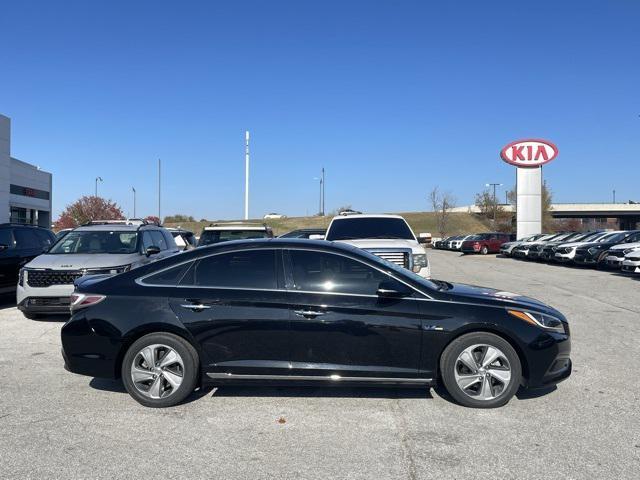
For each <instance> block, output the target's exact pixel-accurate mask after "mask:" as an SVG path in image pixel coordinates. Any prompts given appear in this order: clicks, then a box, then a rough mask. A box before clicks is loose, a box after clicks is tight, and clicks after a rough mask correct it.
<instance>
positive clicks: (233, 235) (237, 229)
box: [198, 222, 273, 247]
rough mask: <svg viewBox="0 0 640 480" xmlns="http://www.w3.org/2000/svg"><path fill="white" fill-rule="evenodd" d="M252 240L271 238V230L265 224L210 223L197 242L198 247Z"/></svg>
mask: <svg viewBox="0 0 640 480" xmlns="http://www.w3.org/2000/svg"><path fill="white" fill-rule="evenodd" d="M252 238H273V230H271V227H268V226H267V225H265V224H255V223H243V222H228V223H212V224H211V225H209V226H208V227H204V229H203V230H202V233H201V234H200V239H199V240H198V247H203V246H206V245H213V244H214V243H220V242H229V241H231V240H248V239H252Z"/></svg>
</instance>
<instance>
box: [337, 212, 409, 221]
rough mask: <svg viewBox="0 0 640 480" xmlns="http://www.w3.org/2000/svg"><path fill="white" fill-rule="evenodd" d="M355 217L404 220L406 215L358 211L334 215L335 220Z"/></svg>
mask: <svg viewBox="0 0 640 480" xmlns="http://www.w3.org/2000/svg"><path fill="white" fill-rule="evenodd" d="M353 218H400V219H402V220H404V217H403V216H402V215H392V214H389V213H379V214H376V213H358V214H356V215H347V216H344V215H336V216H335V217H333V220H350V219H353Z"/></svg>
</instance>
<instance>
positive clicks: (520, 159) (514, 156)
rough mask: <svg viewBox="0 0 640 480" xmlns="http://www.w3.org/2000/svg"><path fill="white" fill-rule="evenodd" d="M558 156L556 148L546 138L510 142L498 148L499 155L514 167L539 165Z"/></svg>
mask: <svg viewBox="0 0 640 480" xmlns="http://www.w3.org/2000/svg"><path fill="white" fill-rule="evenodd" d="M557 156H558V148H557V147H556V146H555V145H554V144H553V143H551V142H548V141H547V140H538V139H527V140H518V141H516V142H511V143H510V144H509V145H507V146H506V147H504V148H503V149H502V150H500V157H501V158H502V160H504V161H505V162H507V163H510V164H511V165H515V166H516V167H540V166H542V165H544V164H545V163H549V162H550V161H551V160H553V159H554V158H556V157H557Z"/></svg>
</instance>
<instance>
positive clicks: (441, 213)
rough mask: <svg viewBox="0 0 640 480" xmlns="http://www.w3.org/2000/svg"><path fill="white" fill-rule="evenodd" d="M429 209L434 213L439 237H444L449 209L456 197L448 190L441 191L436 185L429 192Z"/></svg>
mask: <svg viewBox="0 0 640 480" xmlns="http://www.w3.org/2000/svg"><path fill="white" fill-rule="evenodd" d="M429 202H430V203H431V210H432V211H433V212H434V213H435V215H436V227H437V229H438V233H439V234H440V237H442V238H444V237H445V236H446V234H447V229H448V228H449V219H450V217H451V209H452V208H454V207H455V206H456V199H455V197H454V196H453V195H452V194H451V193H450V192H441V191H440V190H439V189H438V187H434V188H433V190H431V193H429Z"/></svg>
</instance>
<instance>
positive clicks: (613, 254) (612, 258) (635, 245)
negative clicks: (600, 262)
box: [604, 235, 640, 269]
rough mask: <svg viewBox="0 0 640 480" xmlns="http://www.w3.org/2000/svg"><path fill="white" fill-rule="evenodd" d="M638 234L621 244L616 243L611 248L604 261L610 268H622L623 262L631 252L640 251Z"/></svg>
mask: <svg viewBox="0 0 640 480" xmlns="http://www.w3.org/2000/svg"><path fill="white" fill-rule="evenodd" d="M637 237H638V239H637V240H636V239H635V238H636V236H634V238H633V239H630V241H629V242H627V243H621V244H620V245H614V246H613V247H611V248H610V249H609V251H608V252H607V254H606V255H605V257H604V263H605V264H606V266H607V267H609V268H616V269H617V268H621V267H622V262H624V260H625V258H626V256H627V255H629V254H630V253H633V252H636V251H640V236H638V235H637Z"/></svg>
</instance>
